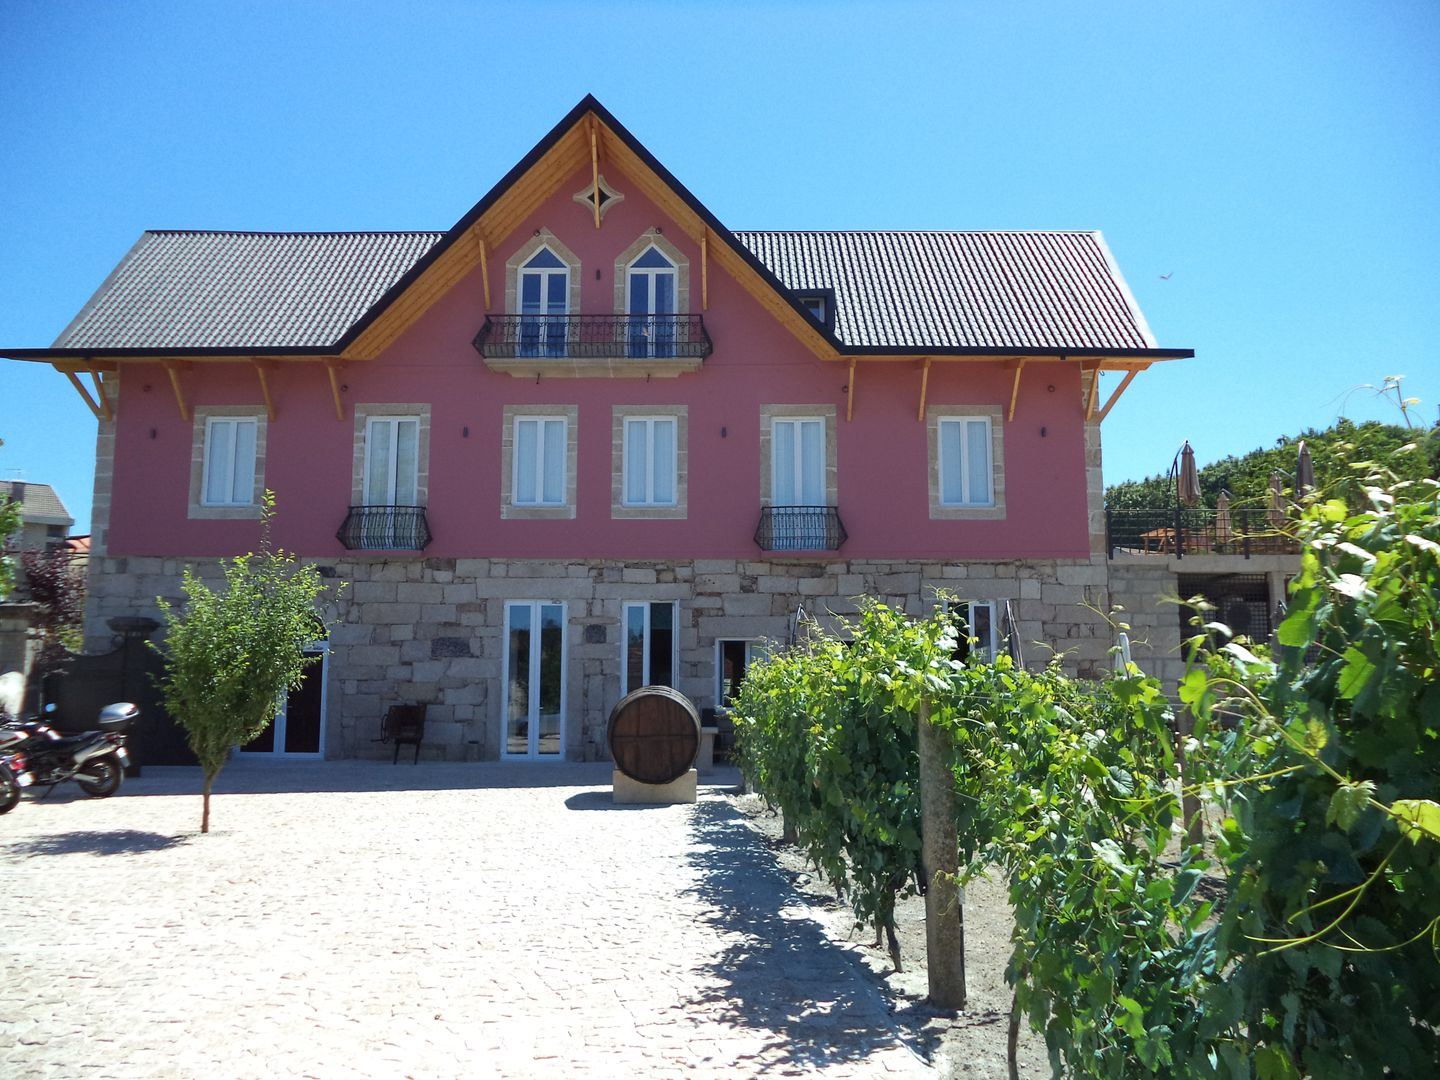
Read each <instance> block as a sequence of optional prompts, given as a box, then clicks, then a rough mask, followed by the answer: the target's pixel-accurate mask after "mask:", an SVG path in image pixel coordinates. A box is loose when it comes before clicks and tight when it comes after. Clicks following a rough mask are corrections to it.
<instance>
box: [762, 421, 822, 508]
mask: <svg viewBox="0 0 1440 1080" xmlns="http://www.w3.org/2000/svg"><path fill="white" fill-rule="evenodd" d="M770 425H771V427H770V439H771V448H772V449H771V453H772V455H773V456H772V461H773V462H774V483H773V486H772V487H771V489H770V490H771V505H772V506H824V505H825V420H824V418H823V417H818V416H784V417H781V416H777V417H774V418H773V419H772V420H771V421H770Z"/></svg>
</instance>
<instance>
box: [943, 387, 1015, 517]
mask: <svg viewBox="0 0 1440 1080" xmlns="http://www.w3.org/2000/svg"><path fill="white" fill-rule="evenodd" d="M970 416H987V417H989V418H990V476H991V485H992V488H993V491H992V495H993V502H992V504H991V505H990V506H946V505H944V504H942V503H941V501H940V421H941V420H942V419H949V418H952V417H954V418H963V417H970ZM1004 427H1005V418H1004V412H1003V410H1002V409H1001V407H1000V406H999V405H929V406H926V408H925V443H926V451H927V455H928V459H927V466H926V471H927V472H928V474H929V487H930V520H931V521H1002V520H1004V518H1005V439H1004Z"/></svg>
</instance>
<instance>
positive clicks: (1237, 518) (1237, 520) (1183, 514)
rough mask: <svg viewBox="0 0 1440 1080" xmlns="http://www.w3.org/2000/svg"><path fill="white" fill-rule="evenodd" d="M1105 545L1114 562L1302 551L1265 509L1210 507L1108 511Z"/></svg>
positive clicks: (1246, 556)
mask: <svg viewBox="0 0 1440 1080" xmlns="http://www.w3.org/2000/svg"><path fill="white" fill-rule="evenodd" d="M1105 546H1106V548H1107V549H1108V550H1109V553H1110V558H1112V559H1113V558H1114V557H1115V553H1116V552H1117V551H1120V552H1124V553H1125V554H1128V555H1174V556H1175V557H1176V558H1184V557H1185V556H1186V555H1243V556H1244V557H1245V558H1247V559H1248V558H1250V556H1251V555H1277V554H1294V553H1297V552H1299V550H1300V544H1299V541H1297V540H1296V539H1295V538H1294V537H1292V536H1290V535H1288V534H1287V533H1285V532H1283V531H1282V529H1281V528H1280V527H1279V526H1277V525H1276V524H1275V523H1274V522H1273V521H1272V520H1271V511H1269V510H1266V509H1260V508H1254V507H1251V508H1245V509H1238V510H1227V511H1226V512H1225V513H1224V514H1221V513H1220V512H1219V511H1217V510H1211V509H1208V508H1206V507H1199V506H1197V507H1181V508H1180V509H1178V510H1177V509H1175V508H1174V507H1171V508H1168V509H1163V510H1112V509H1110V508H1108V507H1107V508H1106V510H1105Z"/></svg>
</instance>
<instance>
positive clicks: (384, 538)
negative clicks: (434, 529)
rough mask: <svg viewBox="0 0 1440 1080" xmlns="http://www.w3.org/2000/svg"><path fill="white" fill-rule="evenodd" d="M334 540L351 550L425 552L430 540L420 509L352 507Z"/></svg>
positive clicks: (406, 507)
mask: <svg viewBox="0 0 1440 1080" xmlns="http://www.w3.org/2000/svg"><path fill="white" fill-rule="evenodd" d="M335 538H336V539H337V540H339V541H340V543H342V544H344V545H345V547H346V548H348V549H349V550H350V551H424V550H425V546H426V545H427V544H429V543H430V539H431V537H430V525H429V523H428V522H426V520H425V508H424V507H423V506H352V507H350V512H349V513H347V514H346V515H345V522H344V524H342V525H341V526H340V531H339V532H337V533H336V534H335Z"/></svg>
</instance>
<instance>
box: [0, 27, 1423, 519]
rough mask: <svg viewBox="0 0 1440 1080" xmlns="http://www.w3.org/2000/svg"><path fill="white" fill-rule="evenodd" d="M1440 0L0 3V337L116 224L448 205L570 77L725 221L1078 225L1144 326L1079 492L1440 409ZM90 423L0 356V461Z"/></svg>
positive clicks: (42, 306) (79, 511)
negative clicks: (1109, 264)
mask: <svg viewBox="0 0 1440 1080" xmlns="http://www.w3.org/2000/svg"><path fill="white" fill-rule="evenodd" d="M1437 58H1440V3H1437V2H1436V0H1415V2H1405V0H1387V2H1383V3H1365V2H1361V0H1332V2H1313V3H1304V4H1296V3H1293V2H1283V3H1280V2H1260V0H1242V2H1235V3H1223V2H1221V3H1205V4H1183V3H1155V2H1153V0H1145V2H1137V3H1107V2H1104V0H1097V2H1096V3H1092V4H1075V3H1073V2H1069V0H1067V2H1062V3H1023V2H1017V3H994V2H989V0H985V2H980V0H973V2H956V3H944V4H907V3H901V2H892V3H885V4H873V5H867V4H843V3H820V2H798V0H797V2H791V3H744V2H726V3H714V4H709V3H698V2H688V3H687V2H684V0H665V2H657V3H643V4H641V3H630V4H626V3H610V4H596V3H594V2H593V0H587V2H584V3H544V2H536V3H526V4H519V3H514V2H508V3H495V4H482V3H438V2H425V0H408V2H407V3H405V4H395V3H367V2H355V0H350V2H345V3H307V2H304V0H292V2H286V3H279V2H276V3H261V2H257V3H234V2H225V3H209V2H200V0H194V2H185V3H178V2H177V3H145V2H139V0H137V2H131V3H101V2H90V3H79V2H65V0H0V345H5V346H10V347H19V346H44V345H48V344H50V343H51V341H53V339H54V337H55V335H56V334H57V333H58V332H59V331H60V330H61V328H63V327H64V326H65V324H66V323H67V322H68V321H69V320H70V318H71V317H72V316H73V315H74V314H75V313H76V312H77V311H78V310H79V308H80V307H81V305H82V304H84V302H85V301H86V300H87V299H88V298H89V296H90V294H91V293H92V292H93V291H94V290H95V288H96V287H97V286H98V285H99V284H100V282H101V281H102V280H103V279H104V277H105V275H106V274H107V273H108V272H109V271H110V270H111V268H112V267H113V266H114V265H115V264H116V263H117V262H118V261H119V260H120V258H121V257H122V256H123V255H124V254H125V252H126V251H127V250H128V249H129V247H130V246H131V244H133V243H134V241H135V240H136V238H137V237H138V236H139V234H140V232H141V231H142V230H143V229H147V228H224V229H276V230H303V229H434V228H446V227H448V226H450V225H451V224H453V223H454V222H455V221H456V220H457V219H458V218H459V217H460V215H461V214H463V213H464V212H465V211H466V210H467V209H468V208H469V207H470V206H471V205H472V204H473V203H474V202H475V201H476V200H478V199H479V198H480V196H481V195H483V194H484V193H485V191H487V190H488V189H489V188H490V186H491V185H492V184H494V183H495V181H496V180H498V179H499V178H500V177H501V176H502V175H503V174H504V173H505V171H506V170H508V169H509V168H510V167H511V166H512V165H513V164H514V163H515V162H516V161H517V160H518V159H519V158H520V157H521V156H522V155H523V154H524V153H525V152H526V151H527V150H529V148H530V147H531V146H532V145H533V144H534V143H535V142H536V141H537V140H538V139H539V138H540V137H541V135H543V134H544V133H545V132H546V131H547V130H549V128H550V127H551V126H552V125H553V124H554V123H555V122H556V121H557V120H559V119H560V117H561V116H563V115H564V113H565V112H566V111H567V110H568V109H569V108H570V107H571V106H573V105H574V104H575V103H576V102H577V101H578V100H579V99H580V98H581V97H582V96H583V95H584V94H586V93H587V92H593V93H594V94H595V95H596V96H597V97H598V98H599V99H600V100H601V101H602V102H604V104H605V105H606V106H607V107H608V108H609V109H610V110H611V111H612V112H613V113H615V115H616V116H617V117H618V118H619V119H620V120H621V122H622V123H624V124H625V125H626V126H627V127H629V128H630V130H631V131H633V132H634V133H635V135H636V136H637V137H638V138H639V139H640V140H641V141H642V142H643V143H644V144H645V145H646V146H648V147H649V148H650V150H651V151H652V152H653V153H654V154H655V155H656V156H657V157H658V158H659V159H660V160H661V161H662V162H664V163H665V164H666V165H667V166H668V167H669V168H670V170H671V171H672V172H673V173H675V175H676V176H677V177H679V178H680V180H681V181H682V182H683V183H685V184H686V185H687V186H689V187H690V189H691V190H692V191H694V192H695V194H696V195H698V196H699V197H700V199H701V200H702V201H703V202H705V204H706V205H707V206H709V207H710V209H711V210H712V211H714V212H715V214H716V215H717V216H718V217H719V218H720V220H721V221H723V222H724V223H725V224H727V225H729V226H730V227H732V228H945V229H949V228H958V229H990V228H1040V229H1046V228H1066V229H1082V228H1083V229H1090V228H1098V229H1101V230H1103V231H1104V233H1105V235H1106V237H1107V239H1108V240H1109V243H1110V246H1111V248H1112V249H1113V250H1114V252H1115V255H1116V258H1117V259H1118V261H1119V263H1120V266H1121V269H1122V270H1123V271H1124V273H1125V274H1126V276H1127V278H1128V279H1129V282H1130V286H1131V288H1132V290H1133V291H1134V293H1135V295H1136V298H1137V299H1138V300H1139V302H1140V305H1141V307H1142V308H1143V309H1144V311H1145V313H1146V315H1147V316H1148V318H1149V321H1150V324H1151V326H1152V328H1153V329H1154V331H1155V334H1156V337H1157V338H1158V339H1159V343H1160V344H1161V345H1163V346H1174V347H1190V348H1194V349H1195V350H1196V353H1197V356H1196V358H1195V359H1194V360H1190V361H1178V362H1173V363H1168V364H1163V365H1157V366H1156V367H1154V368H1152V369H1151V370H1150V371H1149V372H1146V373H1143V374H1142V375H1141V376H1140V377H1139V378H1137V379H1136V380H1135V382H1134V383H1132V384H1131V387H1130V389H1129V390H1128V391H1127V392H1126V395H1125V397H1124V398H1123V399H1122V400H1121V402H1120V404H1119V405H1118V406H1117V407H1116V409H1115V411H1114V412H1112V413H1111V414H1110V417H1109V418H1108V419H1107V420H1106V422H1105V425H1104V444H1105V455H1106V468H1105V473H1106V480H1107V482H1114V481H1117V480H1124V479H1135V478H1139V477H1141V476H1144V475H1147V474H1151V473H1156V472H1161V471H1163V470H1164V469H1165V468H1167V467H1168V466H1169V464H1170V460H1171V458H1172V456H1173V455H1174V453H1175V450H1176V448H1177V447H1178V446H1179V444H1180V441H1181V440H1182V439H1183V438H1189V439H1190V440H1191V441H1192V442H1193V443H1194V445H1195V447H1196V449H1197V452H1198V455H1199V458H1200V461H1201V463H1202V464H1203V463H1205V462H1207V461H1210V460H1214V459H1215V458H1219V457H1223V456H1225V455H1226V454H1230V453H1243V452H1245V451H1246V450H1250V449H1253V448H1255V447H1256V446H1259V445H1262V444H1269V443H1271V442H1273V440H1274V439H1275V438H1276V437H1278V436H1280V435H1282V434H1287V433H1296V432H1298V431H1300V430H1303V429H1304V428H1307V427H1312V426H1313V427H1323V426H1326V425H1328V424H1329V423H1330V422H1331V421H1332V420H1333V419H1334V418H1335V417H1336V416H1337V415H1338V414H1339V413H1340V412H1341V410H1342V408H1343V409H1344V411H1345V413H1346V415H1349V416H1351V417H1352V418H1355V419H1362V418H1368V417H1372V416H1373V417H1380V418H1384V419H1398V414H1396V413H1395V411H1394V409H1393V408H1391V407H1388V406H1386V405H1384V404H1383V403H1382V402H1379V401H1377V400H1375V399H1374V397H1373V395H1371V394H1369V393H1368V392H1365V391H1360V392H1357V393H1354V394H1351V395H1349V396H1348V397H1347V396H1346V392H1347V391H1348V390H1350V389H1351V388H1352V387H1355V386H1357V385H1358V384H1362V383H1377V384H1378V383H1379V382H1380V381H1381V379H1382V378H1383V377H1384V376H1386V375H1392V374H1403V375H1406V376H1407V377H1408V378H1407V380H1406V386H1407V388H1408V391H1409V393H1411V394H1413V395H1415V396H1418V397H1420V398H1422V399H1424V404H1423V405H1422V406H1421V410H1420V415H1421V416H1422V417H1423V418H1424V420H1425V421H1426V422H1427V423H1428V422H1433V421H1434V419H1435V417H1436V408H1435V405H1436V402H1437V401H1440V356H1437V351H1436V350H1437V348H1440V276H1437V274H1436V266H1435V260H1436V256H1437V253H1440V62H1437ZM94 434H95V423H94V421H93V419H92V418H91V417H90V414H89V412H88V411H87V410H86V408H85V407H84V405H83V404H82V402H81V401H80V399H79V397H78V395H76V394H75V392H74V391H73V390H72V389H71V388H70V386H69V384H68V383H67V382H66V381H65V380H64V378H63V377H62V376H60V375H59V374H57V373H55V372H54V371H52V370H50V369H49V368H47V367H42V366H38V365H33V364H20V363H15V362H12V361H0V438H3V439H4V440H5V446H4V447H3V448H0V479H11V478H14V477H15V476H16V475H17V473H18V474H19V475H21V476H23V478H25V479H27V480H34V481H46V482H49V483H52V484H54V485H55V487H56V488H57V489H58V490H59V492H60V495H61V497H62V498H63V499H64V501H65V503H66V505H67V506H68V507H69V508H70V510H71V512H72V513H73V514H74V516H75V517H76V519H77V522H76V529H77V531H84V530H86V529H88V527H89V516H90V515H89V509H90V487H91V482H92V474H93V453H94Z"/></svg>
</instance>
